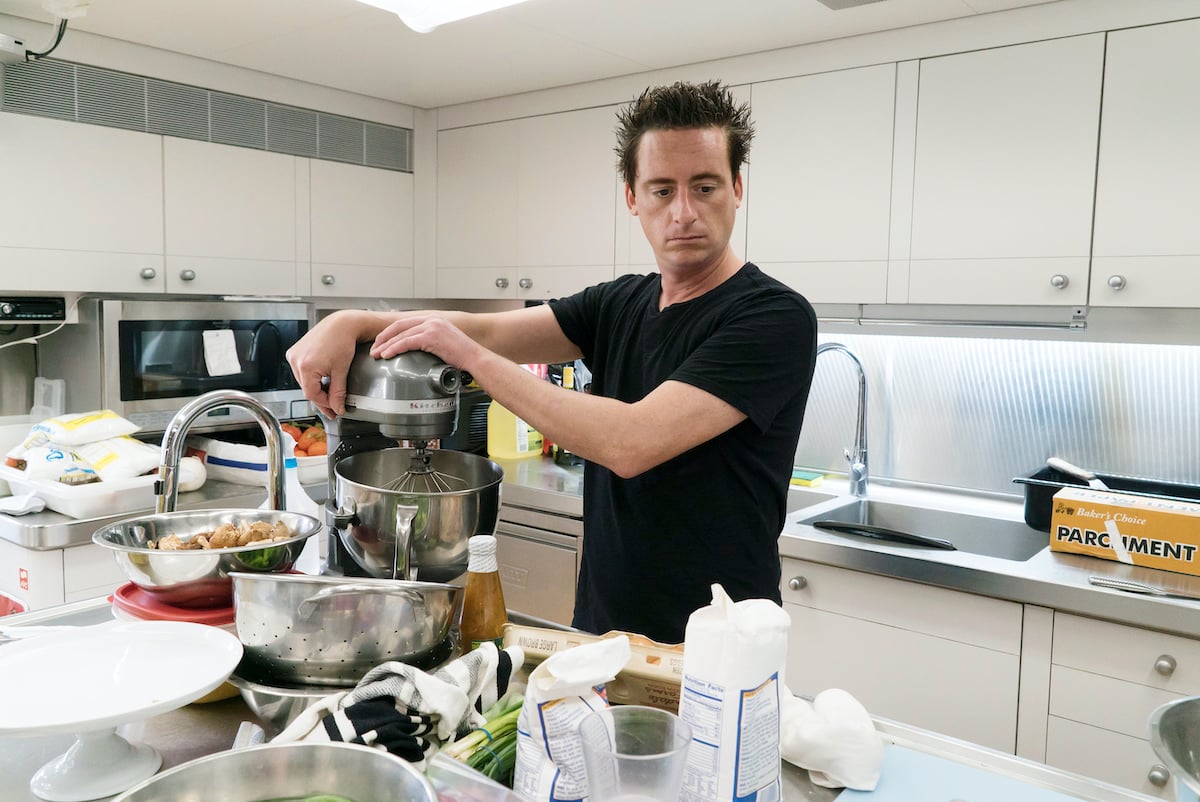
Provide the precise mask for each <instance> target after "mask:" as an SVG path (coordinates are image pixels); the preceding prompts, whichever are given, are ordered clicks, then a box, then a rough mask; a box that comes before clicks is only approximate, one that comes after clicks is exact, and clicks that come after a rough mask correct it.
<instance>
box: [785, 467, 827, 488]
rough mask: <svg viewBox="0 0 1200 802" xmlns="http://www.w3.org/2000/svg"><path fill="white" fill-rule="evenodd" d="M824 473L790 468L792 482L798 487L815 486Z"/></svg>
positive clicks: (823, 476) (819, 482)
mask: <svg viewBox="0 0 1200 802" xmlns="http://www.w3.org/2000/svg"><path fill="white" fill-rule="evenodd" d="M824 478H825V474H823V473H818V472H817V471H805V470H801V469H800V468H793V469H792V484H794V485H798V486H800V487H816V486H817V485H819V484H821V481H822V480H823V479H824Z"/></svg>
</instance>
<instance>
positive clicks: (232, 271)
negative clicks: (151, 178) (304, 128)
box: [163, 137, 308, 295]
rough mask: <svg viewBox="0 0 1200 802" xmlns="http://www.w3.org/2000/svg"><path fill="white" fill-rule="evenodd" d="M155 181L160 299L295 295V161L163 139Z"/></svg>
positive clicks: (245, 150) (250, 150) (228, 148)
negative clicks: (161, 224) (161, 258)
mask: <svg viewBox="0 0 1200 802" xmlns="http://www.w3.org/2000/svg"><path fill="white" fill-rule="evenodd" d="M163 173H164V181H163V186H164V190H165V218H166V272H167V291H168V292H178V293H205V294H230V293H234V294H240V293H247V294H262V295H294V294H296V292H297V289H298V288H297V286H296V274H297V272H298V271H297V253H296V239H297V237H296V220H297V214H296V197H297V193H296V157H294V156H287V155H283V154H279V153H266V152H263V151H258V150H252V149H249V148H239V147H230V146H227V145H214V144H210V143H208V142H194V141H192V140H189V139H176V138H173V137H167V138H165V139H164V140H163ZM300 289H303V290H307V289H308V288H307V287H303V288H300Z"/></svg>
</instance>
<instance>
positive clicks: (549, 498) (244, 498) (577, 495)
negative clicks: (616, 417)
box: [0, 458, 583, 551]
mask: <svg viewBox="0 0 1200 802" xmlns="http://www.w3.org/2000/svg"><path fill="white" fill-rule="evenodd" d="M496 462H497V464H499V465H500V466H501V467H502V468H504V485H503V488H502V491H501V499H502V501H503V502H504V503H505V504H514V505H516V506H519V507H530V508H535V509H540V510H545V511H547V512H553V513H557V514H559V515H567V516H570V517H573V518H582V517H583V468H582V467H571V468H568V467H563V466H561V465H556V464H554V462H552V461H551V460H549V459H539V458H531V459H526V460H496ZM304 489H305V490H306V491H308V494H309V495H310V496H311V497H312V498H313V500H314V501H317V502H318V503H324V501H325V499H326V498H328V497H329V486H328V483H327V482H324V481H322V482H318V483H314V484H305V485H304ZM266 497H267V492H266V489H265V488H262V487H256V486H253V485H242V484H234V483H232V482H222V481H218V480H215V479H209V480H208V481H207V482H205V483H204V486H203V487H201V488H200V489H199V490H195V491H192V492H190V493H180V494H179V501H178V503H177V505H176V509H179V510H192V509H196V510H199V509H217V508H221V507H231V508H242V509H253V508H256V507H258V505H260V504H262V503H263V501H264V500H266ZM141 512H145V513H150V512H152V510H150V509H147V510H143V511H140V512H139V511H136V510H135V511H131V512H125V513H121V514H120V515H111V516H104V517H100V518H88V519H78V518H70V517H68V516H66V515H62V514H61V513H57V512H54V511H52V510H45V511H43V512H37V513H33V514H31V515H21V516H16V515H7V514H4V513H0V539H3V540H7V541H9V542H11V543H16V544H17V545H18V546H23V547H24V548H27V549H34V550H37V551H44V550H47V549H59V548H64V547H67V546H78V545H81V544H85V543H91V542H92V533H93V532H95V531H96V530H97V529H99V528H100V527H102V526H106V525H107V524H110V523H113V522H114V521H120V520H123V519H126V518H132V517H135V516H137V515H139V514H140V513H141Z"/></svg>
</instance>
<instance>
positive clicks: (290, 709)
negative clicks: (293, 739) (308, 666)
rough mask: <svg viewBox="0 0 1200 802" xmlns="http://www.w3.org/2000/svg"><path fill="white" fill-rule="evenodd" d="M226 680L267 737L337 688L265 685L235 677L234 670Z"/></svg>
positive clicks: (276, 732)
mask: <svg viewBox="0 0 1200 802" xmlns="http://www.w3.org/2000/svg"><path fill="white" fill-rule="evenodd" d="M226 682H228V683H229V684H230V685H232V686H233V687H234V688H237V690H238V692H239V693H240V694H241V695H242V701H244V702H245V703H246V707H248V708H250V712H251V713H253V714H254V715H255V716H257V717H258V720H259V721H261V722H262V724H263V728H264V729H265V730H266V731H267V735H268V736H270V737H274V736H276V735H278V734H279V733H281V732H283V731H284V730H285V729H287V726H288V725H289V724H291V723H292V722H293V721H295V720H296V718H297V717H299V715H300V714H301V713H303V712H304V711H305V710H307V709H308V708H309V707H311V706H312V705H314V704H316V703H317V702H319V701H321V700H322V699H324V698H325V697H326V696H328V695H329V694H331V693H339V692H340V691H341V689H339V688H330V687H329V686H327V685H267V684H264V683H261V682H255V681H253V680H249V679H246V678H245V677H239V676H238V675H237V673H236V672H235V673H234V674H232V675H230V677H229V679H228V680H226Z"/></svg>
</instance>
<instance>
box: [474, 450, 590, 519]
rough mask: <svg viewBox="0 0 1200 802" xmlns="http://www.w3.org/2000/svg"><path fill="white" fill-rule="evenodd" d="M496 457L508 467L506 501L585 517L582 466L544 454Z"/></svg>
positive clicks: (506, 473)
mask: <svg viewBox="0 0 1200 802" xmlns="http://www.w3.org/2000/svg"><path fill="white" fill-rule="evenodd" d="M494 461H495V463H496V464H497V465H499V466H500V467H501V468H503V469H504V485H503V487H502V488H501V495H500V500H501V502H502V503H504V504H514V505H516V506H518V507H529V508H532V509H538V510H543V511H546V512H554V513H558V514H559V515H569V516H571V517H572V518H582V517H583V467H582V466H573V467H565V466H563V465H556V464H555V463H554V462H553V460H550V459H547V458H544V457H543V458H537V457H532V458H530V459H519V460H509V459H497V460H494Z"/></svg>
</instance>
